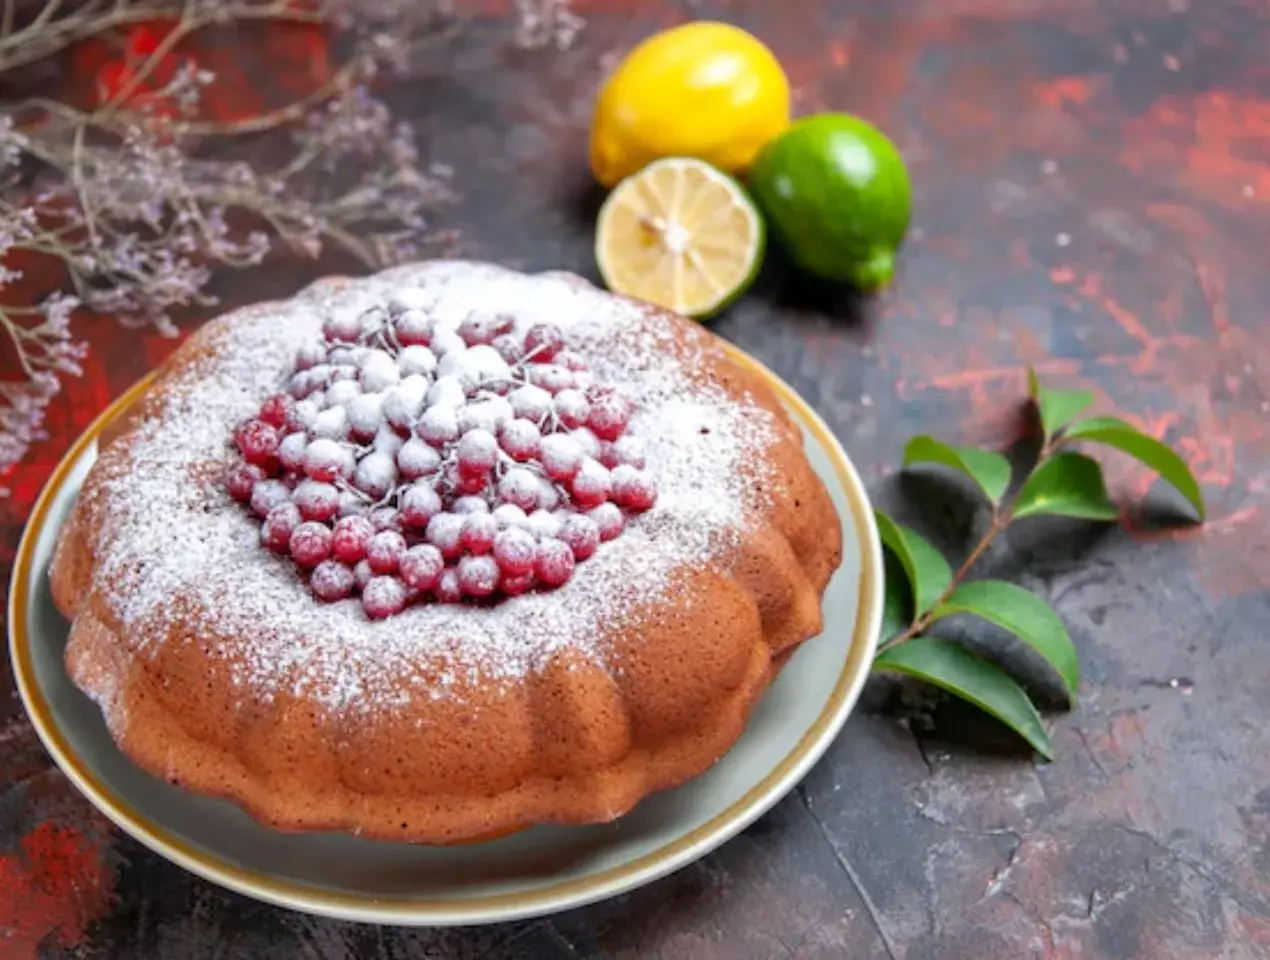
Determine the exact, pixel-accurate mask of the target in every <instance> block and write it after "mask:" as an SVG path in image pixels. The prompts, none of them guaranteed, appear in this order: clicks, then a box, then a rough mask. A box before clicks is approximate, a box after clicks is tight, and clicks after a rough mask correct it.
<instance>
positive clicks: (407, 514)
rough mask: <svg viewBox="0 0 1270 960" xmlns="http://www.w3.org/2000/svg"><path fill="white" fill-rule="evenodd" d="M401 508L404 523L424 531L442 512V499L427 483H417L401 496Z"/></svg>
mask: <svg viewBox="0 0 1270 960" xmlns="http://www.w3.org/2000/svg"><path fill="white" fill-rule="evenodd" d="M400 507H401V520H402V522H403V523H405V524H406V526H408V527H417V528H419V529H421V530H422V529H423V528H424V527H426V526H427V525H428V521H429V520H431V519H432V518H433V517H435V516H436V515H437V514H438V513H440V512H441V497H440V496H439V495H438V494H437V492H436V490H434V489H432V486H431V485H430V484H429V483H427V482H426V481H425V482H423V483H416V484H415V485H414V486H411V487H407V488H406V491H405V493H403V494H402V495H401V501H400Z"/></svg>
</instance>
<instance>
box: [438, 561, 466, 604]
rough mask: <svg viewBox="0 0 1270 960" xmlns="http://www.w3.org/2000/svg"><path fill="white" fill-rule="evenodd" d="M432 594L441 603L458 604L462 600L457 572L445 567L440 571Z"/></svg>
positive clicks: (461, 587) (461, 589) (461, 590)
mask: <svg viewBox="0 0 1270 960" xmlns="http://www.w3.org/2000/svg"><path fill="white" fill-rule="evenodd" d="M432 592H433V594H434V595H435V596H436V598H437V600H438V601H440V602H441V603H458V602H459V601H460V600H462V599H463V586H462V584H460V583H459V572H458V571H457V570H455V569H454V568H453V567H447V568H446V569H445V570H444V571H442V573H441V577H440V579H439V580H437V585H436V586H435V587H434V588H433V590H432Z"/></svg>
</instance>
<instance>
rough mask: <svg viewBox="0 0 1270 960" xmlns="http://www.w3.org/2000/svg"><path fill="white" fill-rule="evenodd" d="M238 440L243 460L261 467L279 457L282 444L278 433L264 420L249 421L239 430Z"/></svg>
mask: <svg viewBox="0 0 1270 960" xmlns="http://www.w3.org/2000/svg"><path fill="white" fill-rule="evenodd" d="M236 439H237V441H238V449H239V450H241V451H242V455H243V459H244V460H246V461H247V462H248V463H254V464H256V465H257V466H261V467H263V466H266V465H267V464H268V463H269V461H271V460H273V459H274V458H275V457H276V456H277V455H278V444H279V443H281V442H282V438H281V437H279V436H278V431H277V430H276V429H275V428H274V427H271V426H269V424H267V423H265V422H264V421H263V420H248V421H247V422H246V423H244V424H243V425H242V427H240V428H239V430H238V436H237V438H236Z"/></svg>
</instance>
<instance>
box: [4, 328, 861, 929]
mask: <svg viewBox="0 0 1270 960" xmlns="http://www.w3.org/2000/svg"><path fill="white" fill-rule="evenodd" d="M723 347H724V349H725V351H726V352H727V354H728V355H729V357H730V358H731V359H732V360H734V361H736V362H737V363H739V364H741V365H742V366H745V367H748V368H749V369H750V370H752V371H753V372H754V373H757V374H758V375H759V376H760V377H762V378H763V379H764V380H765V381H766V382H767V383H768V385H769V386H770V387H771V388H772V390H773V392H774V393H775V394H776V395H777V397H778V398H779V399H780V400H781V402H782V403H783V404H785V406H786V407H787V408H789V409H790V410H791V411H792V412H793V413H794V414H795V416H796V418H797V419H798V420H799V421H800V422H801V423H802V425H803V426H804V427H805V428H806V429H807V430H809V431H810V432H811V433H812V434H813V435H814V436H815V438H816V440H817V441H818V442H819V443H820V444H821V446H822V448H823V449H824V451H825V453H826V455H827V456H828V457H829V459H830V460H831V462H832V465H833V472H834V474H835V477H836V479H837V481H838V482H839V483H840V484H841V486H842V489H843V493H844V494H845V496H846V499H847V502H848V504H849V506H850V509H851V513H852V518H853V520H854V522H855V529H856V532H857V539H858V541H859V543H858V548H859V555H860V576H859V584H858V587H859V606H858V608H857V611H856V622H855V625H854V628H853V630H852V634H851V647H850V649H849V651H848V654H847V658H846V660H845V662H844V664H843V668H842V671H841V673H840V674H839V676H838V679H837V680H836V681H835V683H834V686H833V689H832V690H831V691H830V693H829V696H828V697H827V699H826V701H825V705H824V706H823V707H822V708H821V711H820V713H819V714H818V715H817V717H816V719H815V721H813V723H812V724H811V726H810V727H809V728H808V729H807V730H806V731H805V732H804V733H803V735H802V736H801V737H800V738H799V740H798V742H797V743H796V744H795V745H794V747H793V748H792V749H791V750H790V751H789V752H788V753H787V754H786V755H785V756H784V757H782V758H781V759H780V760H779V761H778V762H777V763H776V764H775V765H774V766H773V767H772V768H771V769H770V770H769V771H768V773H767V774H766V775H764V776H763V778H762V779H761V780H760V781H759V782H758V783H756V784H755V785H754V786H752V787H751V788H750V789H749V790H747V791H746V792H745V793H744V794H743V795H742V796H741V797H739V798H738V799H737V800H736V801H734V802H733V803H732V804H731V805H729V806H728V807H726V808H724V809H723V810H721V811H719V812H718V813H716V814H715V815H714V816H712V817H711V818H710V819H709V820H707V821H706V822H705V823H703V824H700V825H699V826H697V827H695V828H693V829H692V830H689V831H687V832H685V833H681V834H679V835H677V836H675V837H673V838H672V839H670V840H669V841H667V842H666V843H664V844H662V845H661V846H659V847H658V848H656V849H655V850H652V851H650V852H648V853H646V854H643V855H642V856H639V857H636V858H634V859H632V860H629V861H626V862H625V863H621V864H617V865H614V866H611V867H608V868H606V869H604V870H601V871H600V872H598V873H595V874H591V875H589V876H585V877H578V878H573V879H570V880H564V881H560V882H557V883H554V884H548V885H546V886H543V887H540V888H536V889H533V890H524V891H519V892H512V893H498V894H493V895H488V896H480V895H475V896H470V897H464V898H459V899H453V900H450V899H447V900H435V899H434V900H428V899H417V898H408V897H394V898H371V897H365V896H357V895H354V894H347V893H342V892H339V891H335V890H324V889H321V888H318V887H313V886H310V885H307V884H304V883H299V882H295V881H289V880H281V879H278V878H276V877H270V876H266V875H263V874H260V873H258V872H256V871H252V870H249V869H246V868H244V867H241V866H239V865H236V864H233V863H229V862H227V861H224V860H221V859H220V858H218V857H217V856H216V855H215V853H214V852H211V851H207V850H204V849H201V848H200V847H197V846H195V845H194V844H192V843H190V842H187V841H186V840H185V839H183V838H182V837H180V836H179V835H177V834H175V833H173V832H172V831H170V830H168V829H167V828H166V827H165V826H163V825H162V824H159V823H156V822H154V821H152V820H150V819H149V818H147V817H145V816H144V815H143V814H141V813H140V811H138V810H136V809H135V808H134V807H133V806H132V805H131V804H130V803H129V802H128V801H127V800H126V799H125V798H124V797H122V796H120V795H119V794H118V793H117V792H116V791H115V790H114V788H113V787H111V786H110V784H109V783H107V782H105V781H102V780H101V779H99V778H98V777H97V776H96V775H95V774H94V773H93V772H92V771H90V770H88V769H87V768H86V766H85V765H84V764H82V762H81V761H80V759H79V756H78V754H77V751H76V750H75V748H74V747H73V746H72V745H71V743H70V740H69V738H68V737H67V736H66V735H65V733H64V732H63V731H62V730H61V729H60V727H58V725H57V724H56V723H55V722H54V721H53V717H52V711H51V710H50V708H49V704H48V702H47V700H46V699H45V697H44V695H43V692H42V691H41V690H40V688H39V685H38V683H37V682H36V678H35V675H34V668H33V662H32V659H31V657H30V656H29V654H28V652H27V651H28V648H30V647H31V637H30V635H29V631H28V629H27V623H28V616H27V614H28V596H29V594H30V592H31V579H32V577H33V575H34V572H35V571H34V563H33V558H34V553H35V544H36V542H37V541H38V540H39V538H40V534H41V532H42V530H43V528H44V527H45V525H46V521H47V519H48V513H49V510H50V509H51V507H52V505H53V502H54V501H55V500H56V499H57V496H58V494H59V493H60V491H61V490H62V487H63V486H64V485H65V483H66V480H67V477H68V476H69V475H70V474H71V473H72V471H73V470H74V468H75V466H76V465H77V464H78V463H79V461H80V459H81V457H82V456H83V455H84V452H85V451H86V450H87V449H88V447H89V446H90V445H91V444H92V443H93V442H94V441H95V440H96V439H97V437H98V436H99V435H100V434H101V432H102V431H103V430H104V429H105V428H106V427H107V426H108V425H109V424H110V423H111V422H112V421H113V420H115V419H116V418H117V417H119V416H120V415H121V414H122V413H123V412H124V411H125V410H126V409H127V408H128V406H129V405H130V404H132V403H133V402H134V401H135V400H137V399H138V398H139V397H140V396H141V395H142V394H143V393H144V392H145V390H146V389H147V388H148V387H149V386H150V384H151V383H152V382H153V381H154V379H155V377H156V376H157V375H158V371H154V372H152V373H150V374H149V375H147V376H145V377H143V378H142V379H141V380H139V381H137V382H136V383H135V384H133V385H132V386H131V387H129V388H128V389H127V390H125V391H124V392H123V394H121V395H120V396H119V397H118V398H117V399H116V400H114V401H113V402H112V403H111V404H110V405H109V406H108V407H106V409H105V410H103V411H102V412H101V413H100V414H99V415H98V416H97V417H95V418H94V419H93V421H92V422H91V423H90V424H89V425H88V427H87V428H86V429H85V430H84V432H83V433H82V434H80V436H79V437H78V438H77V439H76V440H75V442H74V443H73V444H72V445H71V447H70V449H68V450H67V452H66V454H65V455H64V456H63V457H62V459H61V460H60V461H59V462H58V464H57V466H56V467H55V468H54V470H53V472H52V474H51V475H50V477H49V479H48V481H47V483H46V484H45V486H44V489H43V490H42V491H41V492H40V496H39V497H38V499H37V500H36V502H35V505H34V507H33V508H32V510H31V514H30V516H29V518H28V519H27V523H26V527H25V528H24V530H23V533H22V538H21V540H20V541H19V544H18V549H17V553H16V554H15V556H14V564H13V572H12V575H11V577H10V582H9V602H8V633H9V638H8V639H9V644H8V646H9V658H10V661H11V663H12V664H13V672H14V678H15V680H16V683H17V688H18V694H19V696H20V697H21V700H22V704H23V706H24V707H25V709H26V712H27V716H28V717H29V718H30V721H31V724H32V726H33V727H34V728H35V731H36V734H37V735H38V736H39V738H40V741H41V742H42V743H43V744H44V748H45V749H46V750H47V751H48V752H49V754H50V756H51V757H52V758H53V761H54V762H55V763H56V764H57V766H58V767H59V768H60V769H61V771H62V772H63V773H64V774H65V775H66V776H67V777H68V778H69V779H70V780H71V782H72V783H73V784H74V785H75V786H76V788H77V789H78V790H79V791H80V792H81V793H82V794H84V796H85V797H86V798H87V799H88V800H89V802H90V803H92V804H93V806H94V807H96V808H97V809H98V810H99V811H100V812H101V813H103V814H104V815H105V816H106V817H107V818H108V819H109V820H110V821H111V822H112V823H114V824H115V826H117V827H118V828H119V829H121V830H123V831H124V832H125V833H127V834H128V835H129V836H131V837H132V838H133V839H135V840H137V841H138V842H139V843H141V844H142V845H144V846H146V847H147V848H149V849H150V850H152V851H154V852H155V853H157V854H158V855H159V856H161V857H164V858H165V859H167V860H170V861H172V862H173V863H175V864H177V865H178V866H180V867H182V868H183V869H185V870H187V871H189V872H190V873H193V874H194V875H196V876H198V877H201V878H202V879H204V880H207V881H209V882H212V883H215V884H218V885H220V886H223V887H226V888H228V889H230V890H233V891H235V892H237V893H240V894H243V895H244V896H248V897H251V898H253V899H256V900H261V901H264V902H266V903H271V904H274V905H277V906H281V907H286V908H289V909H292V910H300V911H303V912H307V913H311V914H317V915H320V916H326V917H331V918H335V919H341V920H351V921H356V922H365V923H387V924H401V925H412V926H466V925H474V924H483V923H496V922H506V921H510V920H516V919H528V918H531V917H538V916H543V915H545V914H549V913H555V912H558V911H561V910H567V909H572V908H574V907H580V906H584V905H586V904H590V903H595V902H597V901H600V900H605V899H608V898H610V897H614V896H617V895H619V894H622V893H626V892H628V891H630V890H633V889H636V888H637V887H640V886H643V885H645V884H647V883H650V882H652V881H654V880H657V879H660V878H662V877H664V876H667V875H669V874H671V873H673V872H674V871H676V870H679V869H681V868H682V867H685V866H687V865H688V864H690V863H692V862H693V861H695V860H697V859H699V858H701V857H703V856H705V855H706V854H708V853H710V852H711V851H713V850H715V849H717V848H718V847H719V846H721V845H722V844H723V843H725V842H726V841H728V840H730V839H731V838H732V837H734V836H736V835H737V834H738V833H740V832H741V831H742V830H744V829H745V828H746V827H748V826H749V825H750V824H751V823H753V822H754V821H755V820H757V819H758V818H759V817H760V816H762V815H763V814H764V813H766V812H767V811H768V810H770V809H771V808H772V807H773V806H774V805H775V804H776V803H777V802H778V801H779V800H781V799H782V798H783V797H784V796H785V795H786V794H787V793H788V792H789V791H790V790H792V789H793V788H794V787H795V786H796V785H797V784H798V782H799V781H800V780H802V778H803V777H804V776H806V774H807V773H808V771H809V770H810V769H811V767H812V766H814V765H815V763H816V762H817V761H819V759H820V758H821V757H822V756H823V755H824V753H825V751H826V750H827V749H828V748H829V746H830V744H832V743H833V741H834V740H835V739H836V737H837V735H838V733H839V731H840V730H841V729H842V726H843V724H844V723H845V722H846V719H847V717H848V716H849V715H850V714H851V711H852V709H853V708H854V706H855V703H856V701H857V700H858V699H859V696H860V691H861V690H862V689H863V686H864V682H865V680H866V679H867V678H868V675H869V667H870V666H871V664H872V660H873V652H874V649H875V648H876V645H877V640H878V633H879V631H880V629H881V620H882V584H883V579H882V578H883V570H882V550H881V545H880V543H879V541H878V534H877V528H876V525H875V523H874V520H873V509H872V506H871V503H870V500H869V495H868V492H867V490H866V489H865V487H864V483H863V481H862V480H861V478H860V475H859V473H858V472H857V470H856V469H855V466H854V464H853V463H852V462H851V459H850V457H849V456H848V455H847V453H846V451H845V450H844V449H843V447H842V444H841V443H840V442H839V441H838V439H837V437H836V436H834V434H833V432H832V431H831V430H830V429H829V426H828V425H827V424H826V423H825V422H824V420H823V419H822V418H821V417H820V415H819V414H818V413H816V411H815V410H814V409H813V408H812V407H811V405H810V404H809V403H807V401H806V400H804V399H803V398H802V397H801V396H800V395H799V394H798V393H797V392H796V391H795V390H794V389H793V388H792V387H791V386H789V384H787V383H785V381H784V380H782V379H781V378H780V377H778V376H777V375H776V374H775V373H773V372H772V371H771V370H769V369H768V368H767V367H766V366H765V365H764V364H763V363H761V362H760V361H758V360H756V359H755V358H754V357H752V356H750V355H749V354H748V353H746V352H745V351H744V350H742V349H741V348H740V347H737V346H735V345H734V344H731V343H728V342H726V341H723Z"/></svg>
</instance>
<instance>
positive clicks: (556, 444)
mask: <svg viewBox="0 0 1270 960" xmlns="http://www.w3.org/2000/svg"><path fill="white" fill-rule="evenodd" d="M539 456H540V458H541V460H542V468H543V470H545V471H546V473H547V476H549V477H550V478H551V479H552V480H555V481H557V482H559V483H568V482H569V481H570V480H572V479H573V478H574V477H575V476H577V473H578V470H579V469H580V468H581V467H582V449H581V447H580V446H579V445H578V442H577V441H576V440H575V439H573V437H571V436H566V435H564V434H562V433H553V434H551V435H550V436H547V437H543V438H542V444H541V449H540V452H539Z"/></svg>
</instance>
